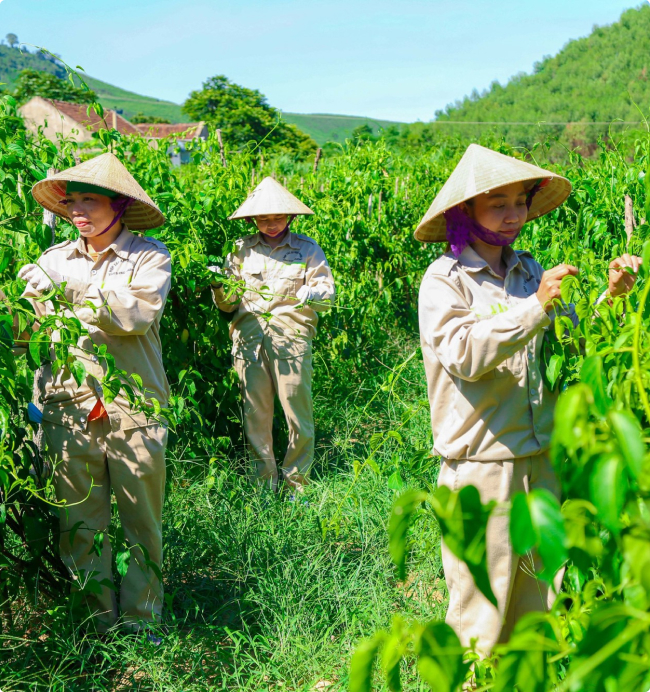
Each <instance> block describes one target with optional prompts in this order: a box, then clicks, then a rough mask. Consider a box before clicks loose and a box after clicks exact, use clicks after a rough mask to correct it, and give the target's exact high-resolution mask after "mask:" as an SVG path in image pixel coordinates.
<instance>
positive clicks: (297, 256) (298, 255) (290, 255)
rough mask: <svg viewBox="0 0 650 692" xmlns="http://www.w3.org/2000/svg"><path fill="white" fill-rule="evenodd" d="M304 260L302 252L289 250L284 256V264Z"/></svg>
mask: <svg viewBox="0 0 650 692" xmlns="http://www.w3.org/2000/svg"><path fill="white" fill-rule="evenodd" d="M303 259H304V258H303V256H302V252H300V250H287V251H286V252H285V253H284V255H282V262H302V261H303Z"/></svg>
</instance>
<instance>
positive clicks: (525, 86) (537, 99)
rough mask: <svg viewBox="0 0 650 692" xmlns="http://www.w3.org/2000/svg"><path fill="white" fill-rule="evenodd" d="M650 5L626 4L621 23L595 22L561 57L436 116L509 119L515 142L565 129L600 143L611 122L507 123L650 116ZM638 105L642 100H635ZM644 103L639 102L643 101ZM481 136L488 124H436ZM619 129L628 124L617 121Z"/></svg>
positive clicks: (572, 137)
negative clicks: (573, 123)
mask: <svg viewBox="0 0 650 692" xmlns="http://www.w3.org/2000/svg"><path fill="white" fill-rule="evenodd" d="M649 71H650V5H648V3H647V2H644V3H643V6H642V7H640V8H638V9H631V10H627V11H626V12H624V13H623V15H622V16H621V18H620V20H619V21H618V22H616V23H615V24H611V25H609V26H604V27H595V28H594V30H593V31H592V33H591V34H590V35H589V36H588V37H586V38H581V39H577V40H573V41H570V42H569V43H568V44H567V45H566V46H565V47H564V48H563V49H562V50H561V51H560V52H559V53H558V54H557V55H555V56H554V57H546V58H544V59H543V60H542V61H541V62H539V63H536V64H535V66H534V69H533V73H532V74H523V73H522V74H518V75H516V76H515V77H513V78H512V79H511V80H510V81H509V82H508V83H507V84H506V85H505V86H503V85H501V84H499V83H498V82H494V83H493V84H492V86H491V87H490V88H489V89H488V90H487V91H485V92H483V93H482V94H479V93H477V92H476V91H475V92H474V93H473V94H472V95H471V96H469V97H466V98H465V99H464V100H463V101H458V102H456V103H455V104H453V105H449V106H447V108H446V109H445V110H444V111H439V112H437V113H436V121H437V122H439V121H465V122H490V121H496V122H499V123H501V122H503V123H504V125H499V126H498V127H497V128H496V129H497V131H498V132H499V133H500V134H504V135H506V137H507V138H508V139H509V140H511V141H517V140H519V143H529V142H530V141H531V139H532V140H535V139H539V136H540V134H558V135H561V136H562V139H563V141H565V142H566V143H567V144H573V145H578V144H581V143H584V142H594V141H596V139H597V136H598V134H600V133H605V132H607V130H608V127H607V125H605V126H595V125H584V124H581V125H573V126H568V127H567V126H564V125H551V126H543V127H541V128H540V127H537V126H532V127H531V126H527V125H515V124H505V123H521V122H534V123H536V122H539V121H546V122H548V123H566V122H579V123H590V122H605V123H611V122H612V121H614V120H617V119H620V120H623V121H640V120H641V114H640V112H639V108H640V109H641V111H642V112H643V115H644V116H646V117H648V116H649V115H650V74H649ZM635 104H636V105H635ZM637 106H638V108H637ZM432 127H438V128H440V129H441V130H442V128H444V131H457V132H464V133H466V134H468V135H474V136H475V135H477V134H478V133H480V132H483V131H484V130H485V129H486V126H470V125H459V126H457V127H454V126H452V125H448V126H444V125H437V126H436V125H435V124H434V125H432ZM615 127H616V128H618V129H620V128H622V127H624V126H622V125H616V126H615Z"/></svg>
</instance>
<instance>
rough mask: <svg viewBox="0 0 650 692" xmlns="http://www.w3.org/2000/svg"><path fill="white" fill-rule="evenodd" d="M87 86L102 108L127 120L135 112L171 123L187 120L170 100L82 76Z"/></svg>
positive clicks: (179, 108) (178, 107) (177, 106)
mask: <svg viewBox="0 0 650 692" xmlns="http://www.w3.org/2000/svg"><path fill="white" fill-rule="evenodd" d="M84 79H85V80H86V82H87V84H88V86H89V87H90V88H91V89H93V90H94V91H95V92H96V94H97V96H98V97H99V101H100V103H101V104H102V106H104V108H111V109H113V110H117V111H119V112H121V113H122V115H124V117H125V118H126V119H127V120H128V119H129V118H132V117H133V116H134V115H136V114H137V113H145V114H146V115H155V116H158V117H159V118H166V119H167V120H169V121H170V122H172V123H182V122H187V116H186V115H184V114H183V111H182V110H181V107H180V106H179V105H178V104H177V103H172V102H171V101H163V100H161V99H156V98H153V97H151V96H141V95H140V94H136V93H134V92H133V91H127V90H126V89H120V88H119V87H116V86H113V85H112V84H107V83H106V82H102V81H101V80H99V79H95V78H94V77H84Z"/></svg>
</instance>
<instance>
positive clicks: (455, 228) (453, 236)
mask: <svg viewBox="0 0 650 692" xmlns="http://www.w3.org/2000/svg"><path fill="white" fill-rule="evenodd" d="M549 182H550V180H549V179H548V178H542V179H540V180H538V181H536V182H535V184H534V185H533V187H532V188H531V189H530V190H529V191H528V193H527V195H526V208H527V209H529V210H530V207H531V205H532V203H533V198H534V197H535V195H536V194H537V193H538V192H539V191H540V190H541V189H542V188H544V187H546V186H547V185H548V183H549ZM444 217H445V221H446V222H447V240H448V241H449V244H450V245H451V251H452V252H453V253H454V255H455V256H456V257H459V256H460V254H461V253H462V252H463V250H464V249H465V248H466V247H467V246H468V245H469V244H470V243H473V242H474V241H475V240H477V239H478V240H482V241H483V242H484V243H487V244H488V245H496V246H500V247H504V246H505V245H510V244H511V243H514V241H515V240H516V239H517V238H518V236H519V233H517V235H515V236H504V235H502V234H501V233H495V232H494V231H491V230H489V229H488V228H485V226H482V225H481V224H480V223H478V221H476V220H475V219H473V218H472V217H471V216H469V215H468V214H466V213H465V212H464V211H463V210H462V209H461V207H460V204H458V205H456V206H455V207H452V208H451V209H447V211H446V212H444ZM519 232H521V229H519Z"/></svg>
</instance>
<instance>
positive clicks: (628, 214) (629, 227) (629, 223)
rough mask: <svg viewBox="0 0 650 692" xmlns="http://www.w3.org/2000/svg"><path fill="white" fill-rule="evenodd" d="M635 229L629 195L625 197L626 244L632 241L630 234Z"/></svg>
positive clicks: (632, 207) (632, 204)
mask: <svg viewBox="0 0 650 692" xmlns="http://www.w3.org/2000/svg"><path fill="white" fill-rule="evenodd" d="M635 228H636V220H635V218H634V203H633V202H632V198H631V197H630V196H629V195H625V235H626V236H627V244H628V245H629V244H630V241H631V240H632V234H633V233H634V229H635Z"/></svg>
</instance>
